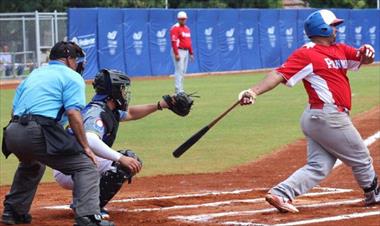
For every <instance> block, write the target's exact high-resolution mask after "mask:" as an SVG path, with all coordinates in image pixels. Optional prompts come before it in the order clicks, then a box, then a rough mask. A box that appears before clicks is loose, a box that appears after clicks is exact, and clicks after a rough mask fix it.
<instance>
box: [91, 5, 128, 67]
mask: <svg viewBox="0 0 380 226" xmlns="http://www.w3.org/2000/svg"><path fill="white" fill-rule="evenodd" d="M98 40H99V42H98V60H99V67H100V68H109V69H114V70H118V71H122V72H126V70H125V67H124V35H123V13H122V11H121V10H120V9H99V10H98Z"/></svg>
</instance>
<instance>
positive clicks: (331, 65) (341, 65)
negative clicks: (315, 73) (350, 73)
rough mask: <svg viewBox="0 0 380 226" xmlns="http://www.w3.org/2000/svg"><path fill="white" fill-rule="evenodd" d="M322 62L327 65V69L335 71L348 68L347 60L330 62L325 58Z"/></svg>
mask: <svg viewBox="0 0 380 226" xmlns="http://www.w3.org/2000/svg"><path fill="white" fill-rule="evenodd" d="M324 60H325V62H326V64H327V68H335V69H340V68H343V69H347V68H348V64H347V60H331V59H330V58H325V59H324Z"/></svg>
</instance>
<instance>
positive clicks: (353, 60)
mask: <svg viewBox="0 0 380 226" xmlns="http://www.w3.org/2000/svg"><path fill="white" fill-rule="evenodd" d="M339 47H340V48H341V49H342V50H343V52H344V55H345V56H346V59H347V69H349V70H353V71H356V70H358V69H359V68H360V52H359V50H358V49H355V48H354V47H352V46H349V45H345V44H339Z"/></svg>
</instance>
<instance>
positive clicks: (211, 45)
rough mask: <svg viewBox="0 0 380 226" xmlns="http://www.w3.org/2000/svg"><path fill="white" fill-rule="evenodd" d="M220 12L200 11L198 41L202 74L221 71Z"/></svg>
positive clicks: (198, 16)
mask: <svg viewBox="0 0 380 226" xmlns="http://www.w3.org/2000/svg"><path fill="white" fill-rule="evenodd" d="M218 12H219V11H218V10H205V9H200V10H198V15H197V18H198V24H197V32H196V35H197V41H198V54H199V56H198V57H199V70H200V72H209V71H218V70H220V61H219V45H218V33H219V31H218V26H217V25H218Z"/></svg>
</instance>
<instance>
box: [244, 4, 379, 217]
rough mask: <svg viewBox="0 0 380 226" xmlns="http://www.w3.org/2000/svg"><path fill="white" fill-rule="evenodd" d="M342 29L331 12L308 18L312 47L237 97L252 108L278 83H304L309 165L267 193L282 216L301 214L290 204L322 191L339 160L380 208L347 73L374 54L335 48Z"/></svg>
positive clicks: (303, 121) (367, 200)
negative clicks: (352, 116)
mask: <svg viewBox="0 0 380 226" xmlns="http://www.w3.org/2000/svg"><path fill="white" fill-rule="evenodd" d="M341 23H343V20H342V19H338V18H336V16H335V15H334V13H333V12H331V11H329V10H319V11H316V12H314V13H312V14H311V15H309V17H307V19H306V20H305V23H304V28H305V32H306V34H307V35H308V37H309V38H310V39H311V41H312V42H310V43H307V44H305V45H304V46H303V47H301V48H299V49H297V50H296V51H295V52H294V53H293V54H292V55H291V56H290V57H289V58H288V59H287V61H286V62H285V63H284V64H283V65H281V66H280V67H279V68H277V69H275V70H274V71H272V72H270V73H269V74H268V75H267V76H266V78H264V80H262V81H261V82H260V83H258V84H257V85H254V86H253V87H252V88H251V89H248V90H244V91H242V92H241V93H240V94H239V100H240V103H241V104H242V105H247V104H253V103H254V102H255V100H256V96H258V95H260V94H263V93H265V92H267V91H269V90H271V89H273V88H274V87H276V86H277V85H278V84H279V83H285V84H286V85H287V86H289V87H292V86H294V85H295V84H297V83H298V82H300V81H302V82H303V84H304V87H305V89H306V92H307V94H308V97H309V104H308V105H307V107H306V109H305V111H304V113H303V115H302V118H301V127H302V130H303V133H304V134H305V136H306V139H307V164H306V165H305V166H303V167H302V168H300V169H299V170H297V171H296V172H295V173H293V174H292V175H291V176H290V177H289V178H288V179H286V180H285V181H283V182H281V183H279V184H278V185H276V186H275V187H273V188H272V189H270V190H269V192H268V194H267V195H266V196H265V199H266V201H267V202H269V204H271V205H272V206H274V207H276V208H277V209H278V210H279V211H281V212H293V213H295V212H298V209H297V208H296V207H295V206H294V205H292V200H293V199H294V198H296V197H297V196H299V195H302V194H305V193H306V192H308V191H309V190H310V189H311V188H313V187H314V186H316V185H318V184H319V182H320V181H321V180H323V179H324V178H325V177H326V176H327V175H328V174H329V173H330V172H331V170H332V168H333V166H334V164H335V162H336V160H337V159H340V160H341V161H342V162H343V163H345V164H346V165H348V166H349V167H351V169H352V173H353V175H354V177H355V179H356V181H357V183H358V184H359V186H360V187H361V188H362V189H363V191H364V196H365V200H364V202H365V204H366V205H373V204H379V203H380V188H379V185H378V182H377V176H376V173H375V170H374V167H373V165H372V158H371V157H370V154H369V151H368V149H367V147H366V146H365V144H364V143H363V140H362V138H361V136H360V134H359V133H358V131H357V130H356V128H355V127H354V126H353V124H352V122H351V120H350V117H349V111H350V110H351V88H350V82H349V79H348V77H347V70H358V69H359V67H360V65H362V64H370V63H372V62H373V61H374V57H375V51H374V49H373V47H372V46H370V45H368V44H365V45H363V46H362V47H361V48H359V49H354V48H353V47H351V46H348V45H345V44H338V43H335V38H336V26H338V25H339V24H341Z"/></svg>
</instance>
